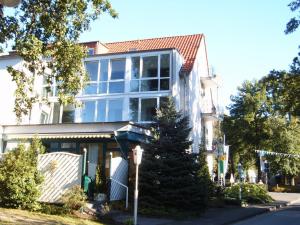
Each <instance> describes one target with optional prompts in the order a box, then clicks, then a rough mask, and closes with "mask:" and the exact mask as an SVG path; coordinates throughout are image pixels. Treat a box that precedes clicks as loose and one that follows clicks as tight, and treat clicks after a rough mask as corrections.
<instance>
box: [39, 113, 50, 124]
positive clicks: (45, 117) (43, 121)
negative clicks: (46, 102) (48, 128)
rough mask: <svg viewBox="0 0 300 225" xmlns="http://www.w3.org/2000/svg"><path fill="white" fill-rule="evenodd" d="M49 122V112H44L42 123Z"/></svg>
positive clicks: (41, 118)
mask: <svg viewBox="0 0 300 225" xmlns="http://www.w3.org/2000/svg"><path fill="white" fill-rule="evenodd" d="M47 122H48V113H46V112H42V113H41V117H40V124H46V123H47Z"/></svg>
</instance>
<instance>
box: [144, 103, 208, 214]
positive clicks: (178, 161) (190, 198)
mask: <svg viewBox="0 0 300 225" xmlns="http://www.w3.org/2000/svg"><path fill="white" fill-rule="evenodd" d="M190 131H191V128H190V126H189V120H188V117H186V116H183V114H182V113H178V112H177V111H176V108H175V104H174V102H173V100H172V99H171V98H169V99H168V100H166V101H165V102H164V103H163V104H162V105H161V108H160V109H159V110H158V111H157V116H156V119H155V123H154V124H153V126H152V134H153V139H151V140H150V141H149V143H146V144H145V145H144V146H143V148H144V156H143V162H142V164H141V171H140V205H141V207H142V208H148V209H154V210H157V211H158V212H165V213H171V212H174V211H193V212H199V211H201V210H202V209H204V208H205V206H206V203H207V196H206V195H207V192H206V191H205V188H203V184H204V183H206V182H202V179H204V176H202V173H201V175H199V174H200V173H199V171H200V169H201V165H200V164H199V162H198V160H197V155H196V154H192V153H191V152H190V150H189V149H190V146H191V144H192V141H190V140H189V134H190ZM205 179H208V180H209V176H207V178H205Z"/></svg>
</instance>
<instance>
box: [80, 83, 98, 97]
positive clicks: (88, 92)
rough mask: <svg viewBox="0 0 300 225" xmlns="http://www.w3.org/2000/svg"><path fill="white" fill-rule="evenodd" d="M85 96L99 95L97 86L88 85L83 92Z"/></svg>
mask: <svg viewBox="0 0 300 225" xmlns="http://www.w3.org/2000/svg"><path fill="white" fill-rule="evenodd" d="M83 94H84V95H92V94H97V84H87V85H86V87H85V88H84V90H83Z"/></svg>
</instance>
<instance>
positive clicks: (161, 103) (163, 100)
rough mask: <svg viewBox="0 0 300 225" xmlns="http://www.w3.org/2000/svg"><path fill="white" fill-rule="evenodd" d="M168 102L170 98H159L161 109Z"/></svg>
mask: <svg viewBox="0 0 300 225" xmlns="http://www.w3.org/2000/svg"><path fill="white" fill-rule="evenodd" d="M167 101H168V97H160V98H159V107H161V106H163V105H164V104H166V103H167Z"/></svg>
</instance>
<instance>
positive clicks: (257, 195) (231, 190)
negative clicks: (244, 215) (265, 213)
mask: <svg viewBox="0 0 300 225" xmlns="http://www.w3.org/2000/svg"><path fill="white" fill-rule="evenodd" d="M240 185H241V189H242V200H243V201H246V202H247V203H268V202H272V201H273V199H272V198H271V197H270V196H269V195H268V193H267V191H266V189H265V187H264V186H263V185H258V184H248V183H243V184H234V185H233V186H232V187H227V188H225V191H224V194H225V198H227V199H238V198H239V188H240Z"/></svg>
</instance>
